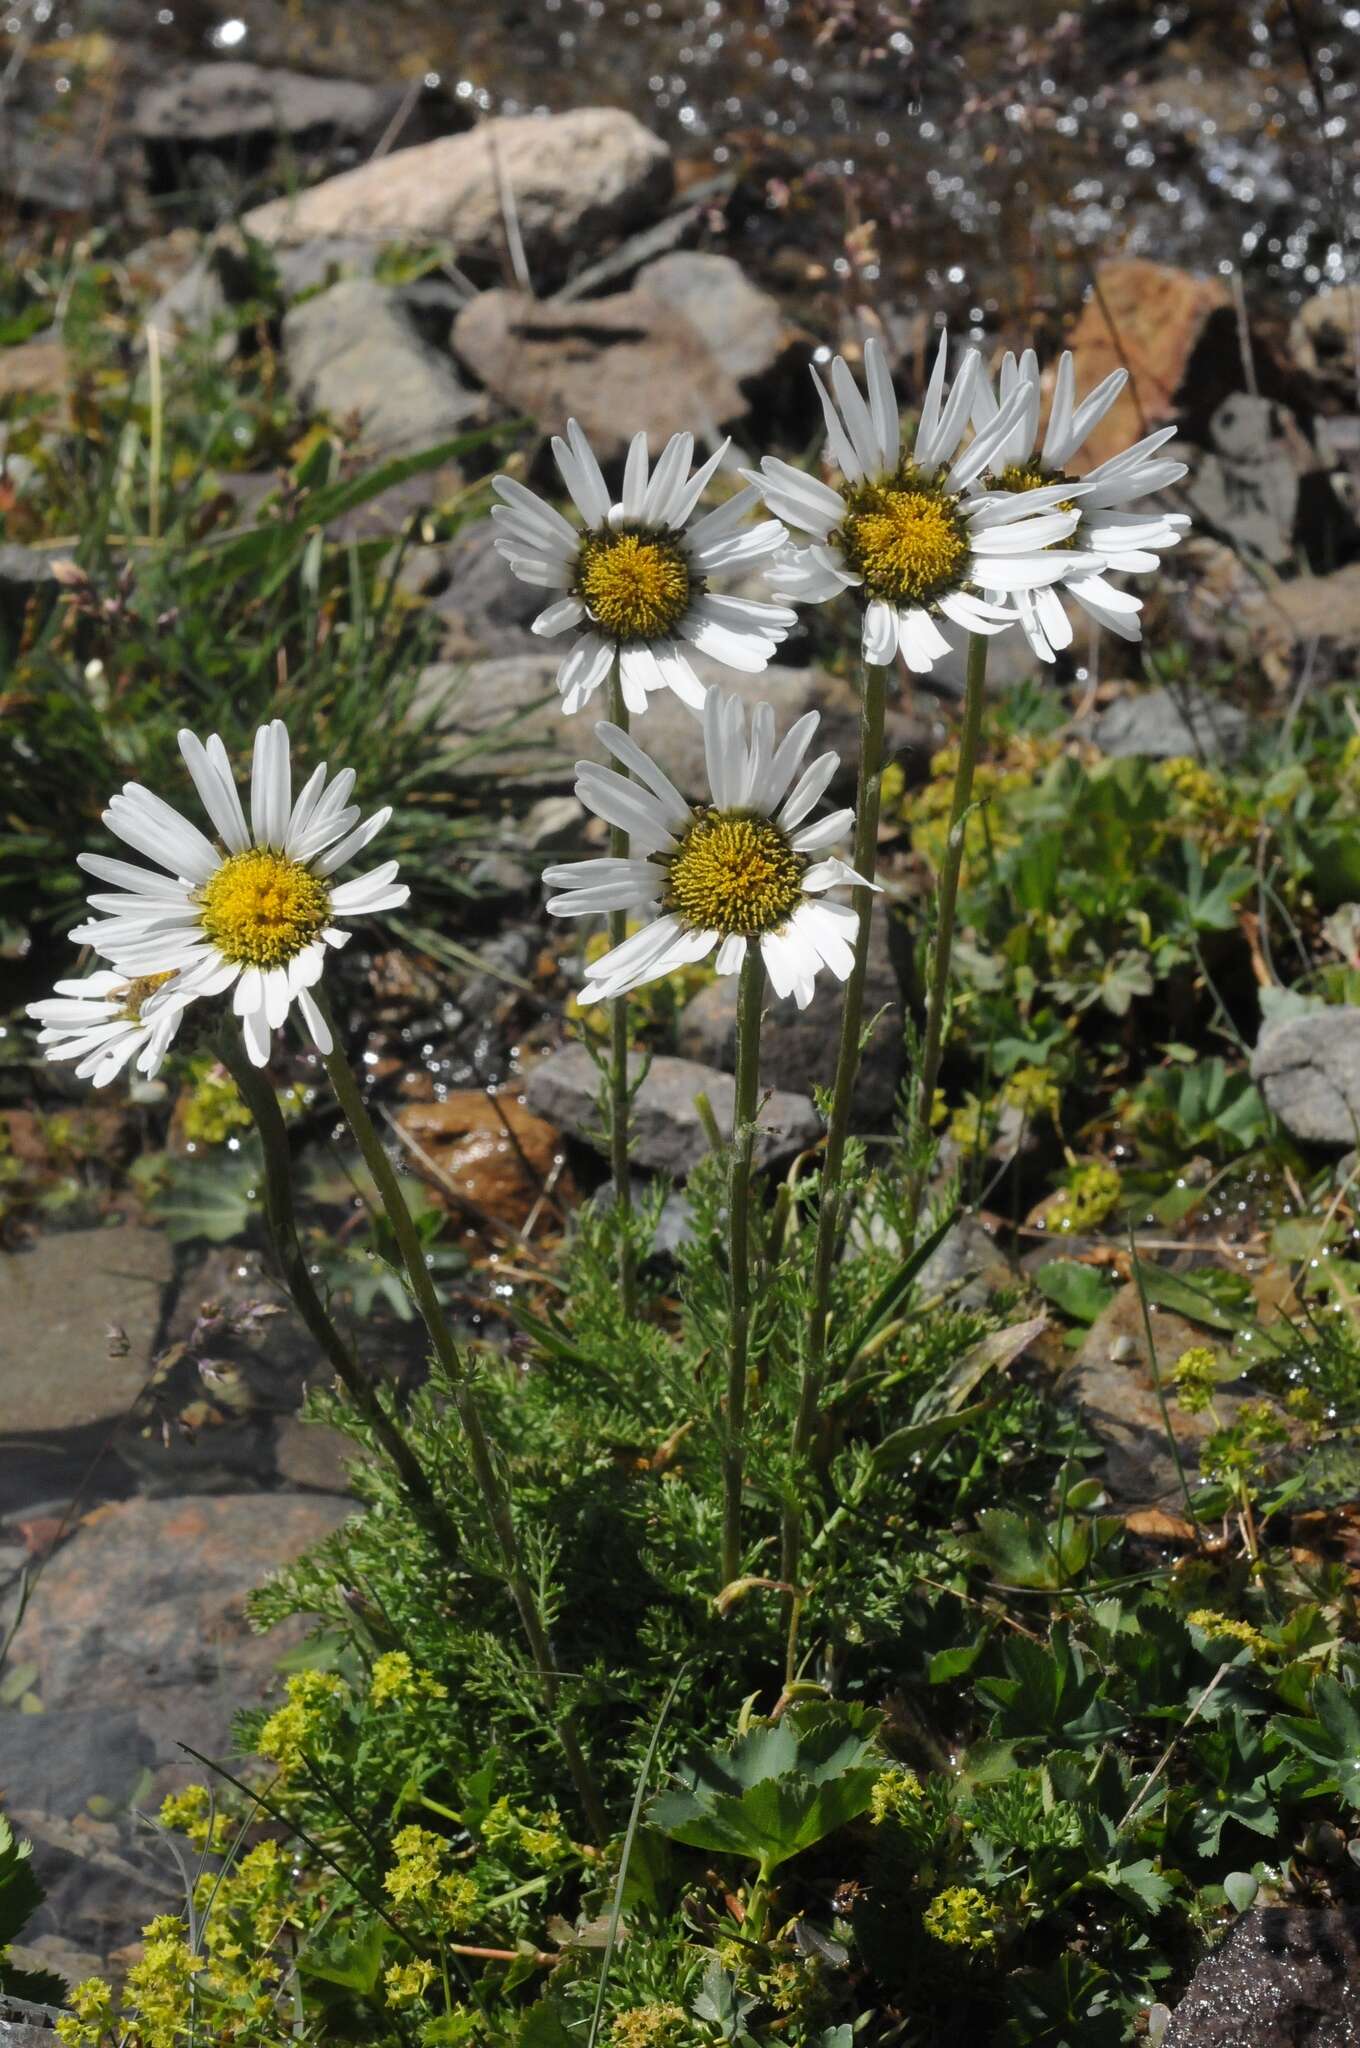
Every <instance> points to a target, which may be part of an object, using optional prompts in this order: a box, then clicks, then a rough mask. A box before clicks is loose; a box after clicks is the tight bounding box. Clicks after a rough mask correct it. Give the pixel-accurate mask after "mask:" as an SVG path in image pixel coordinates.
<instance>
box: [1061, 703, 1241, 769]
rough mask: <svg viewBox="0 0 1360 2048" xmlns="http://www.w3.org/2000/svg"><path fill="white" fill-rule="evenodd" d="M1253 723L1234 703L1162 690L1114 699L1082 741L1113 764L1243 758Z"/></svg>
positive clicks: (1086, 724) (1083, 733)
mask: <svg viewBox="0 0 1360 2048" xmlns="http://www.w3.org/2000/svg"><path fill="white" fill-rule="evenodd" d="M1249 728H1250V720H1249V719H1248V717H1247V714H1246V712H1245V711H1243V710H1242V709H1241V708H1240V707H1239V706H1238V705H1236V704H1229V703H1227V702H1225V700H1224V699H1223V698H1221V697H1212V696H1210V695H1209V693H1208V692H1207V691H1205V690H1200V689H1197V688H1195V687H1193V686H1190V685H1187V686H1186V687H1185V688H1182V689H1176V690H1169V689H1167V688H1165V686H1162V685H1159V686H1158V687H1157V688H1156V689H1154V690H1141V691H1139V692H1138V693H1137V694H1136V695H1135V696H1129V697H1116V698H1115V700H1114V702H1113V703H1112V704H1107V705H1106V707H1105V709H1104V710H1103V711H1100V712H1098V713H1097V714H1096V716H1095V717H1093V718H1089V719H1087V720H1085V721H1084V723H1083V724H1082V725H1081V727H1080V728H1079V730H1080V732H1081V736H1082V737H1083V738H1084V739H1089V740H1091V741H1092V742H1093V744H1094V745H1095V746H1097V747H1099V749H1100V751H1101V753H1102V754H1106V755H1108V756H1110V757H1111V758H1112V759H1116V760H1118V759H1124V758H1126V757H1136V758H1138V759H1142V760H1146V761H1171V760H1178V759H1179V758H1180V757H1181V756H1182V755H1189V756H1190V757H1191V758H1192V759H1197V758H1198V759H1203V760H1207V761H1220V760H1224V759H1230V758H1231V757H1232V756H1233V755H1235V754H1239V753H1240V752H1241V751H1242V747H1243V745H1244V744H1245V741H1246V738H1247V733H1248V730H1249Z"/></svg>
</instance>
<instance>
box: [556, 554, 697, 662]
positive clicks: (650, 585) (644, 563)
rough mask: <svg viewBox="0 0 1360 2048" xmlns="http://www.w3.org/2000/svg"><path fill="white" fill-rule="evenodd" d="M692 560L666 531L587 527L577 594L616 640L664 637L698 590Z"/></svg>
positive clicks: (577, 582) (683, 612)
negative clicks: (592, 530) (603, 530)
mask: <svg viewBox="0 0 1360 2048" xmlns="http://www.w3.org/2000/svg"><path fill="white" fill-rule="evenodd" d="M694 588H695V583H694V578H693V577H692V576H691V575H690V568H689V563H688V562H687V561H686V559H685V556H684V554H683V552H682V551H681V549H680V548H679V547H678V546H677V544H676V543H675V542H674V541H673V540H670V539H668V538H667V537H666V536H665V535H664V534H647V533H588V534H586V535H585V537H584V538H583V540H582V542H581V554H580V565H579V568H578V570H577V576H576V594H577V596H578V597H579V598H580V599H581V601H582V603H583V604H584V605H585V607H586V610H587V611H588V612H589V613H590V616H591V617H592V619H594V621H595V623H596V624H597V625H598V626H601V627H602V628H603V629H604V631H605V632H606V633H607V634H608V635H609V637H610V638H611V639H613V640H664V639H665V638H666V637H667V635H668V634H670V633H672V632H674V630H675V628H676V627H677V626H678V625H679V623H680V621H681V619H682V618H683V617H684V615H685V611H686V609H687V607H688V605H689V601H690V598H691V596H692V595H693V594H694Z"/></svg>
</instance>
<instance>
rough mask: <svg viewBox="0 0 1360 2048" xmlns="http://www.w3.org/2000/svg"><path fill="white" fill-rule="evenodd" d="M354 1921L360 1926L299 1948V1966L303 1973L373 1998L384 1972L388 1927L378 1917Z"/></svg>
mask: <svg viewBox="0 0 1360 2048" xmlns="http://www.w3.org/2000/svg"><path fill="white" fill-rule="evenodd" d="M353 1924H354V1926H355V1928H356V1929H357V1930H358V1931H357V1932H355V1933H353V1934H346V1935H337V1936H335V1937H334V1938H333V1939H332V1940H331V1941H329V1942H327V1943H325V1944H324V1945H323V1946H317V1945H316V1944H315V1943H314V1944H312V1945H311V1946H310V1947H308V1948H303V1949H300V1950H299V1952H298V1958H297V1967H298V1969H299V1970H300V1971H301V1973H302V1975H303V1976H304V1977H314V1978H316V1979H318V1980H319V1981H320V1982H321V1983H323V1984H337V1985H339V1986H340V1988H341V1990H343V1991H353V1992H357V1994H358V1995H359V1997H360V1998H371V1997H372V1995H373V1993H374V1992H375V1991H376V1990H377V1988H378V1979H379V1977H380V1976H381V1975H382V1961H383V1949H384V1946H385V1944H386V1941H387V1929H386V1927H385V1926H384V1925H383V1923H382V1921H381V1920H378V1919H372V1920H369V1921H368V1923H367V1925H361V1923H360V1922H359V1921H358V1920H357V1919H356V1920H355V1922H354V1923H353Z"/></svg>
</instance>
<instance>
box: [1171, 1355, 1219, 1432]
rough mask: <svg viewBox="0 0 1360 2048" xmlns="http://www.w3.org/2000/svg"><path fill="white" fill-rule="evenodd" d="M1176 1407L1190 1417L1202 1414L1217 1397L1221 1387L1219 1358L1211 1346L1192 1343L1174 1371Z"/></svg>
mask: <svg viewBox="0 0 1360 2048" xmlns="http://www.w3.org/2000/svg"><path fill="white" fill-rule="evenodd" d="M1171 1380H1172V1384H1173V1385H1174V1387H1175V1389H1176V1405H1177V1407H1179V1408H1180V1409H1182V1410H1183V1411H1184V1413H1185V1414H1186V1415H1199V1414H1201V1413H1202V1412H1203V1410H1204V1409H1206V1408H1207V1407H1208V1405H1209V1403H1210V1402H1211V1401H1212V1399H1213V1397H1214V1388H1215V1387H1216V1386H1217V1385H1218V1358H1217V1356H1216V1354H1215V1353H1214V1352H1213V1351H1212V1350H1211V1349H1210V1348H1209V1346H1208V1345H1207V1344H1192V1345H1191V1346H1190V1348H1189V1350H1188V1351H1182V1353H1181V1355H1180V1357H1179V1358H1178V1359H1177V1360H1176V1363H1175V1364H1174V1365H1173V1366H1172V1368H1171Z"/></svg>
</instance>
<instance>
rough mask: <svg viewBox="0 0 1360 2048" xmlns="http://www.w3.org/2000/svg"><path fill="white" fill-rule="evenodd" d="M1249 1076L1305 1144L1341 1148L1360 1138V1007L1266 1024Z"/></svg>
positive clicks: (1280, 1116) (1347, 1006)
mask: <svg viewBox="0 0 1360 2048" xmlns="http://www.w3.org/2000/svg"><path fill="white" fill-rule="evenodd" d="M1251 1077H1252V1079H1253V1081H1255V1083H1256V1085H1257V1087H1258V1088H1259V1089H1260V1091H1261V1093H1262V1095H1263V1096H1264V1097H1265V1101H1266V1107H1267V1108H1268V1109H1269V1110H1270V1111H1271V1112H1272V1114H1273V1115H1275V1116H1277V1117H1278V1118H1279V1119H1280V1122H1281V1123H1282V1124H1283V1125H1284V1127H1285V1129H1286V1130H1287V1131H1288V1132H1289V1135H1290V1136H1291V1137H1292V1138H1297V1139H1298V1140H1299V1141H1300V1143H1301V1144H1305V1145H1332V1146H1335V1147H1336V1149H1337V1150H1338V1151H1341V1150H1344V1148H1345V1147H1346V1146H1348V1145H1354V1144H1356V1143H1357V1142H1360V1009H1356V1008H1354V1007H1352V1006H1350V1005H1341V1006H1338V1007H1337V1008H1335V1009H1329V1010H1313V1011H1310V1012H1308V1013H1307V1014H1306V1015H1304V1016H1302V1017H1286V1018H1282V1019H1281V1020H1280V1021H1279V1022H1278V1023H1275V1024H1270V1025H1267V1027H1266V1029H1265V1030H1264V1031H1263V1032H1262V1033H1261V1036H1260V1038H1259V1039H1258V1041H1257V1044H1256V1050H1255V1052H1254V1053H1253V1054H1252V1056H1251Z"/></svg>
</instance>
